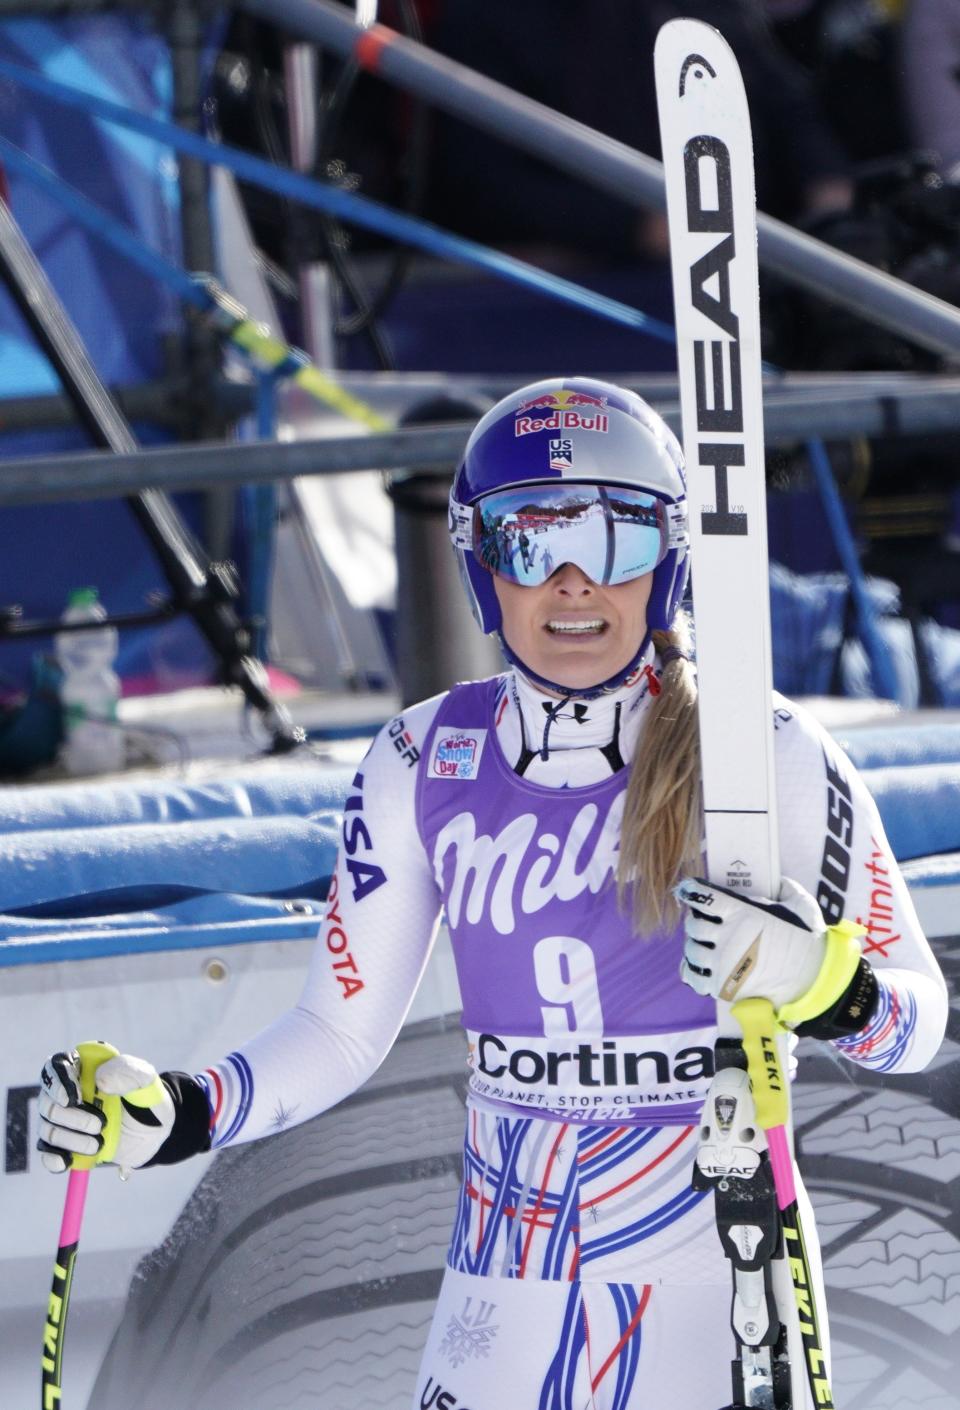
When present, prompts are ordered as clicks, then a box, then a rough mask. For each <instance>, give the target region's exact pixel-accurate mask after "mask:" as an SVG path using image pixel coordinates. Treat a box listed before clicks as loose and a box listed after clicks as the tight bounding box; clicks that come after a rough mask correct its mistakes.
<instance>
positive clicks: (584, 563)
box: [473, 482, 668, 587]
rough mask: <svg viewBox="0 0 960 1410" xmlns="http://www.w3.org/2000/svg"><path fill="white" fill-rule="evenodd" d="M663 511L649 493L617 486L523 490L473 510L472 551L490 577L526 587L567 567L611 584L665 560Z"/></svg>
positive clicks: (502, 493) (487, 497)
mask: <svg viewBox="0 0 960 1410" xmlns="http://www.w3.org/2000/svg"><path fill="white" fill-rule="evenodd" d="M667 547H668V528H667V521H666V513H665V509H664V505H663V503H662V501H661V500H659V499H657V497H656V495H652V494H647V493H645V492H644V491H642V490H631V489H622V488H620V487H619V486H617V485H578V484H571V483H569V482H568V483H566V484H563V485H529V486H527V488H525V489H513V490H501V491H498V492H495V493H494V494H489V495H485V496H484V498H483V499H481V500H480V501H479V503H478V504H477V505H476V506H475V507H474V518H473V552H474V555H475V556H476V558H477V561H478V562H479V563H481V564H482V565H483V567H484V568H486V569H488V570H489V571H490V572H491V573H496V575H497V576H498V577H500V578H506V579H507V580H508V581H509V582H514V583H520V584H522V585H524V586H526V587H537V586H538V585H539V584H540V583H545V582H546V580H547V579H548V578H549V577H550V575H551V573H554V572H556V570H557V569H558V568H560V567H562V565H563V564H564V563H574V564H576V566H577V567H578V568H580V569H581V570H582V571H583V572H584V573H586V575H587V577H588V578H591V579H592V580H593V581H594V582H595V583H599V584H602V585H604V586H609V587H614V586H616V585H617V584H619V583H627V582H630V580H631V579H632V578H639V577H642V576H643V575H644V573H650V572H652V571H653V569H654V568H656V566H657V564H658V563H661V562H662V561H663V559H664V557H665V556H666V552H667Z"/></svg>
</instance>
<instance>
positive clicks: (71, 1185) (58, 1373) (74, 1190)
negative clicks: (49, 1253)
mask: <svg viewBox="0 0 960 1410" xmlns="http://www.w3.org/2000/svg"><path fill="white" fill-rule="evenodd" d="M77 1054H78V1056H79V1059H80V1095H81V1098H82V1100H83V1101H85V1102H89V1103H92V1104H94V1105H95V1106H97V1107H98V1108H99V1109H100V1110H101V1111H103V1113H104V1117H105V1121H104V1128H106V1125H107V1123H108V1122H109V1120H110V1118H111V1116H112V1115H113V1114H114V1112H115V1111H118V1110H119V1106H120V1098H119V1097H103V1096H98V1095H97V1069H98V1068H99V1066H100V1064H101V1063H104V1062H106V1061H107V1059H108V1058H112V1057H116V1056H117V1049H116V1048H113V1047H111V1046H110V1044H109V1043H78V1044H77ZM96 1163H97V1156H95V1155H74V1156H73V1159H72V1160H71V1163H70V1174H69V1176H68V1178H67V1195H66V1199H65V1200H64V1204H63V1219H62V1220H61V1223H60V1240H59V1244H58V1246H57V1258H56V1262H55V1263H54V1265H53V1285H52V1287H51V1289H50V1298H49V1300H48V1302H47V1320H46V1322H45V1324H44V1328H43V1356H42V1358H41V1361H40V1366H41V1375H40V1406H41V1410H59V1406H60V1403H61V1394H62V1392H61V1388H60V1386H61V1379H62V1367H63V1342H64V1335H65V1332H66V1326H67V1309H68V1308H69V1306H70V1290H71V1288H72V1285H73V1271H74V1266H75V1264H76V1261H77V1247H78V1245H79V1243H80V1226H81V1224H82V1223H83V1207H84V1203H85V1201H86V1198H87V1182H88V1180H89V1179H90V1171H91V1170H92V1169H93V1167H94V1165H96Z"/></svg>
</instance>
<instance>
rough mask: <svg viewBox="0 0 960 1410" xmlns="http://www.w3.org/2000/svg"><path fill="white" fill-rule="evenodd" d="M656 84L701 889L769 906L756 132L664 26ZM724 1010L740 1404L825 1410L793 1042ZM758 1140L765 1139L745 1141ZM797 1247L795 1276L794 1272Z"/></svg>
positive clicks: (712, 47) (712, 1148)
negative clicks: (694, 690)
mask: <svg viewBox="0 0 960 1410" xmlns="http://www.w3.org/2000/svg"><path fill="white" fill-rule="evenodd" d="M655 69H656V86H657V104H658V108H659V114H660V133H661V143H662V148H663V164H664V171H665V176H666V190H667V212H668V217H669V226H670V254H671V265H672V273H673V297H674V309H675V320H676V329H677V363H678V368H679V377H680V401H681V411H682V421H683V437H682V439H683V446H684V452H685V456H686V462H687V479H688V487H687V498H688V504H689V512H690V540H691V562H692V582H693V599H694V620H695V629H696V650H697V672H698V682H699V693H700V705H701V709H700V742H701V753H702V761H703V802H704V813H705V827H706V853H707V863H706V865H707V875H708V878H709V880H710V881H711V882H713V883H714V884H716V885H721V886H725V887H728V888H729V889H731V890H736V891H743V892H746V893H750V894H753V895H757V896H764V897H776V896H777V895H778V894H779V890H780V870H779V848H778V838H777V817H776V793H775V778H774V757H773V711H772V703H771V692H772V685H773V681H772V665H771V649H770V599H769V575H768V560H767V527H766V486H765V471H764V438H763V396H762V381H761V353H760V307H759V285H758V269H757V228H756V195H755V188H754V174H753V144H752V138H751V131H750V117H749V112H748V108H747V100H746V94H745V91H744V87H743V81H742V79H741V76H740V70H739V67H738V65H737V61H736V58H735V57H734V55H733V53H732V51H731V50H730V48H729V46H728V45H727V43H726V42H725V40H724V39H723V38H722V36H721V35H720V34H718V33H717V31H716V30H715V29H713V28H711V27H710V26H709V25H706V24H702V23H700V22H699V21H695V20H684V19H678V20H671V21H670V22H669V23H668V24H666V25H664V27H663V28H662V29H661V30H660V33H659V35H658V38H657V44H656V52H655ZM718 1009H719V1015H718V1016H719V1024H720V1034H721V1041H720V1042H719V1043H718V1048H717V1076H716V1078H715V1079H714V1083H713V1085H712V1087H711V1091H710V1094H709V1095H708V1098H707V1102H706V1104H705V1108H704V1119H703V1128H702V1129H703V1135H702V1137H701V1146H700V1152H699V1154H698V1157H697V1171H696V1172H695V1180H696V1181H697V1182H698V1183H699V1184H701V1186H712V1187H713V1188H714V1189H715V1190H716V1205H717V1221H718V1229H719V1232H720V1237H721V1242H722V1243H723V1246H724V1251H725V1253H726V1254H727V1257H728V1258H729V1259H730V1261H731V1265H732V1269H733V1281H734V1296H733V1313H732V1326H733V1330H734V1333H735V1337H736V1342H737V1357H736V1359H735V1360H734V1362H733V1381H734V1401H735V1404H736V1407H737V1410H740V1407H753V1406H757V1407H765V1408H769V1410H772V1407H776V1410H806V1407H813V1406H817V1407H829V1406H832V1400H831V1397H830V1388H829V1382H828V1380H827V1377H826V1368H825V1363H824V1354H823V1349H822V1345H821V1335H820V1326H819V1322H818V1320H817V1315H816V1305H815V1303H816V1299H815V1288H814V1284H813V1279H812V1277H811V1274H810V1268H809V1263H808V1260H807V1258H806V1253H805V1246H804V1245H803V1237H802V1229H801V1224H800V1215H799V1212H798V1210H797V1202H796V1192H795V1190H794V1188H793V1167H792V1160H791V1142H790V1138H789V1130H790V1127H789V1093H788V1087H787V1083H786V1081H785V1079H784V1077H783V1072H784V1070H785V1066H786V1063H785V1057H786V1051H785V1043H784V1041H783V1039H782V1037H778V1036H777V1030H776V1025H775V1023H774V1020H773V1010H772V1007H771V1006H770V1005H768V1004H766V1003H765V1001H762V1000H750V1001H747V1004H738V1005H736V1006H735V1009H734V1010H733V1011H731V1009H730V1008H729V1007H728V1006H726V1005H723V1004H720V1005H718ZM741 1025H742V1027H741ZM741 1033H742V1034H743V1036H742V1038H741ZM741 1044H742V1045H741ZM778 1056H779V1060H778ZM748 1058H749V1064H748V1061H747V1059H748ZM767 1059H771V1060H770V1061H767ZM748 1069H749V1081H748ZM758 1121H759V1125H760V1126H762V1127H763V1128H764V1130H763V1131H760V1132H758V1133H756V1134H754V1131H755V1128H756V1127H757V1125H758ZM745 1133H746V1134H745ZM764 1133H765V1134H764ZM751 1135H752V1136H753V1139H752V1140H751V1139H750V1137H751ZM785 1241H786V1244H788V1245H789V1253H790V1255H791V1257H790V1261H789V1262H788V1261H787V1260H785V1258H784V1256H783V1254H784V1247H785ZM798 1243H799V1247H800V1248H801V1249H802V1250H803V1257H802V1259H800V1258H797V1259H795V1258H794V1253H795V1251H796V1248H797V1244H798ZM801 1264H802V1266H801ZM791 1273H792V1275H793V1281H792V1286H791Z"/></svg>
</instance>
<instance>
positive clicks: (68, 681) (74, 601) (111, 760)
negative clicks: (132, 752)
mask: <svg viewBox="0 0 960 1410" xmlns="http://www.w3.org/2000/svg"><path fill="white" fill-rule="evenodd" d="M106 615H107V614H106V611H105V609H104V607H103V604H102V603H101V602H100V600H99V598H98V596H97V590H96V588H79V589H78V590H77V591H76V592H72V593H71V594H70V599H69V601H68V603H67V610H66V611H65V612H64V614H63V618H62V620H63V622H64V623H65V624H67V625H69V624H71V623H74V622H102V621H103V620H104V618H105V617H106ZM54 647H55V650H56V654H57V660H58V661H59V663H60V669H61V671H62V672H63V679H62V682H61V685H60V701H61V704H62V706H63V720H64V742H63V746H62V748H61V751H60V758H61V761H62V763H63V765H64V767H65V768H66V770H67V772H68V773H71V774H102V773H111V772H113V771H114V770H116V769H122V768H123V765H124V761H125V757H126V747H125V742H124V737H123V731H122V729H121V728H120V726H119V723H118V719H117V702H118V700H119V699H120V681H119V679H118V677H117V674H116V672H115V671H114V669H113V663H114V661H115V660H116V656H117V629H116V627H101V628H98V629H94V628H88V629H87V630H86V631H79V632H58V633H57V636H56V639H55V642H54Z"/></svg>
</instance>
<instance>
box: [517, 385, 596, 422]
mask: <svg viewBox="0 0 960 1410" xmlns="http://www.w3.org/2000/svg"><path fill="white" fill-rule="evenodd" d="M606 404H607V399H606V397H595V396H593V395H592V394H591V393H590V392H565V391H563V389H562V388H561V390H560V391H559V392H541V393H540V395H539V396H538V397H531V398H530V399H529V401H522V402H521V403H520V405H519V406H518V407H516V408H515V409H514V414H515V415H516V416H520V415H521V413H522V412H524V411H533V410H534V409H535V408H536V407H540V406H544V407H558V408H559V409H560V410H568V409H572V408H573V407H576V406H595V407H598V408H599V409H600V410H602V409H603V408H604V407H605V406H606Z"/></svg>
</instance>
